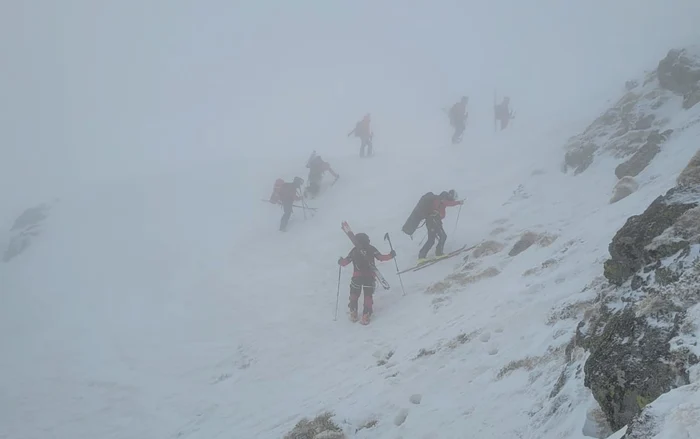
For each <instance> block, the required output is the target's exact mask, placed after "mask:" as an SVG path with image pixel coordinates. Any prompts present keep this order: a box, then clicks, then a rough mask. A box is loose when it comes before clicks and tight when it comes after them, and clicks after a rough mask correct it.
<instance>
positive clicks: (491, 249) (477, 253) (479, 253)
mask: <svg viewBox="0 0 700 439" xmlns="http://www.w3.org/2000/svg"><path fill="white" fill-rule="evenodd" d="M504 247H505V244H503V243H501V242H498V241H485V242H482V243H481V244H479V245H478V246H476V248H475V249H474V250H473V251H472V253H471V256H472V257H474V258H476V259H478V258H481V257H483V256H490V255H494V254H496V253H498V252H500V251H501V250H503V248H504Z"/></svg>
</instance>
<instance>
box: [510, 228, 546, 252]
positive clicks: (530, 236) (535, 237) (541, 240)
mask: <svg viewBox="0 0 700 439" xmlns="http://www.w3.org/2000/svg"><path fill="white" fill-rule="evenodd" d="M556 239H557V237H556V236H555V235H549V234H547V233H535V232H530V231H528V232H525V233H523V234H522V236H521V237H520V239H519V240H518V242H516V243H515V245H513V248H512V249H510V252H508V256H517V255H519V254H520V253H522V252H524V251H525V250H527V249H528V248H530V247H531V246H532V245H533V244H538V245H540V246H542V247H547V246H549V245H550V244H552V243H553V242H554V241H555V240H556Z"/></svg>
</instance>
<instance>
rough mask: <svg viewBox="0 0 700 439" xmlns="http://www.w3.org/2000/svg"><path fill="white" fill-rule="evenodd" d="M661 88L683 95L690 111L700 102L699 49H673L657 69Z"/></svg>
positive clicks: (684, 104) (686, 106)
mask: <svg viewBox="0 0 700 439" xmlns="http://www.w3.org/2000/svg"><path fill="white" fill-rule="evenodd" d="M656 73H657V76H658V78H659V84H660V85H661V87H663V88H665V89H667V90H670V91H672V92H674V93H677V94H680V95H683V97H684V100H683V107H684V108H686V109H688V108H690V107H692V106H693V105H695V104H697V103H698V101H700V50H699V49H698V48H697V47H693V48H687V49H673V50H670V51H669V52H668V54H667V55H666V57H665V58H664V59H662V60H661V62H659V66H658V67H657V69H656Z"/></svg>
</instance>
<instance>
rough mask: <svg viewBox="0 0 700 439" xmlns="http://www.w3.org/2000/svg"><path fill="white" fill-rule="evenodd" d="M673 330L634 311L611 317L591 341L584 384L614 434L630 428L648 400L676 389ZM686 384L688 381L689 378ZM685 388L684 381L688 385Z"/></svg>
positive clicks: (629, 310)
mask: <svg viewBox="0 0 700 439" xmlns="http://www.w3.org/2000/svg"><path fill="white" fill-rule="evenodd" d="M673 330H674V328H673V326H671V327H669V328H665V327H661V328H655V327H652V326H650V325H649V324H648V322H647V320H646V317H637V316H636V315H635V311H634V308H633V307H628V308H625V309H624V310H623V311H621V312H618V313H616V314H614V315H612V316H610V317H609V318H608V320H607V322H606V324H605V326H604V329H603V332H602V334H600V336H598V337H593V339H592V340H591V341H589V348H590V349H591V351H592V353H591V356H590V357H589V358H588V361H586V364H585V367H584V373H585V374H586V378H585V382H584V384H585V385H586V386H587V387H589V388H590V389H591V391H592V392H593V396H594V397H595V399H596V400H597V401H598V403H599V404H600V406H601V408H602V409H603V412H604V413H606V417H607V419H608V422H609V423H610V426H611V427H612V429H613V430H618V429H620V428H622V427H624V426H625V425H627V424H628V423H629V422H630V421H631V420H632V419H633V418H634V416H636V415H637V414H638V413H639V412H640V410H641V409H643V408H644V406H646V405H647V404H648V403H649V402H651V401H653V400H655V399H656V398H658V397H659V396H661V395H662V394H664V393H666V392H668V391H669V390H671V389H672V388H674V387H676V384H675V383H676V382H677V380H678V378H679V376H678V374H677V373H676V371H675V370H674V369H673V367H672V366H671V364H669V363H670V362H671V360H672V358H671V354H670V349H669V344H668V342H669V340H671V338H673V337H674V336H675V333H674V332H673ZM686 380H687V378H686ZM684 384H685V383H684Z"/></svg>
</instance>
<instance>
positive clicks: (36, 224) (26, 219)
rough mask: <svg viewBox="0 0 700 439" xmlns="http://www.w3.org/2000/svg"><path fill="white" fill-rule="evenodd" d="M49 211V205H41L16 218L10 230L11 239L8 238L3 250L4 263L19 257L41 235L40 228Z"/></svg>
mask: <svg viewBox="0 0 700 439" xmlns="http://www.w3.org/2000/svg"><path fill="white" fill-rule="evenodd" d="M49 210H50V206H49V205H47V204H41V205H39V206H36V207H32V208H29V209H27V210H25V211H24V212H23V213H22V214H21V215H20V216H19V217H17V219H16V220H15V222H14V224H13V225H12V228H11V229H10V233H11V234H12V237H11V238H10V243H9V244H8V246H7V249H5V254H4V256H3V261H4V262H9V261H10V260H12V259H13V258H15V257H17V256H19V255H20V254H21V253H22V252H23V251H24V250H26V249H27V247H29V245H30V244H31V242H32V239H34V238H35V237H36V236H38V235H39V234H41V226H42V223H43V222H44V220H45V219H46V218H47V217H48V214H49Z"/></svg>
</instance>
